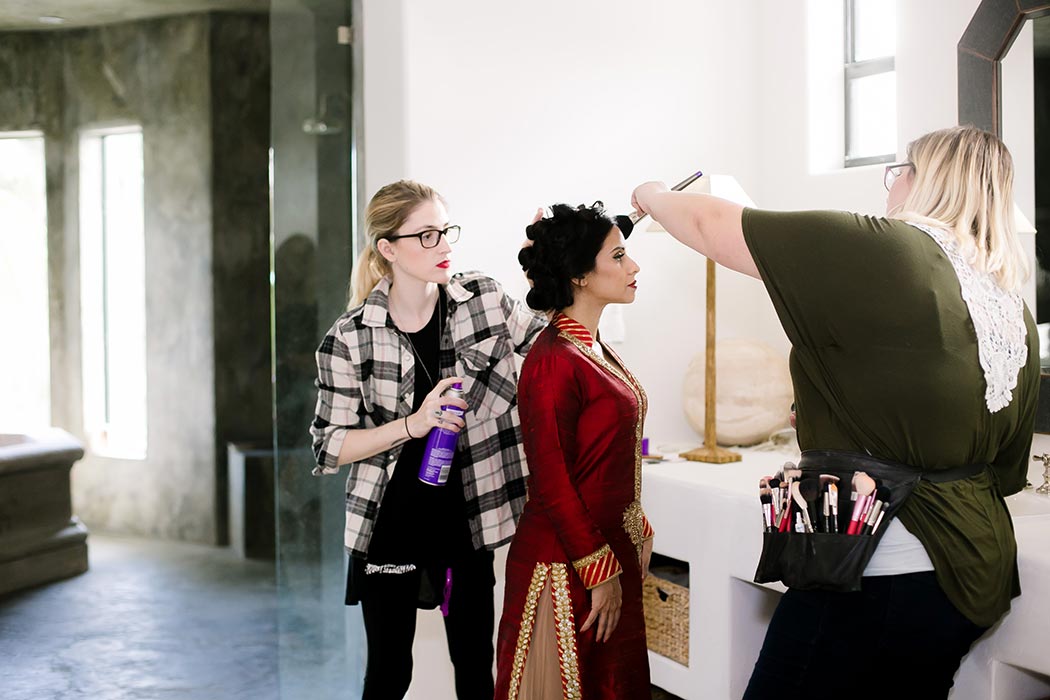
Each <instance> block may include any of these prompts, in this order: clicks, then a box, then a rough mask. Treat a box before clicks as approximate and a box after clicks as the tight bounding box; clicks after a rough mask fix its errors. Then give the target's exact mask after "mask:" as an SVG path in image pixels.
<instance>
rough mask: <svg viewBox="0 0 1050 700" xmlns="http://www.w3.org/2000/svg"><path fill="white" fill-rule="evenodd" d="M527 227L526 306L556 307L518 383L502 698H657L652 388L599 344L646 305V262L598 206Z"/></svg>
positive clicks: (557, 209)
mask: <svg viewBox="0 0 1050 700" xmlns="http://www.w3.org/2000/svg"><path fill="white" fill-rule="evenodd" d="M552 211H553V214H552V216H550V217H547V218H543V219H540V220H538V221H536V222H535V223H533V224H532V225H531V226H529V227H528V228H527V229H526V232H527V235H528V238H529V241H530V242H531V244H528V245H527V246H526V247H525V248H523V249H522V251H521V253H520V254H519V258H518V259H519V261H520V262H521V264H522V267H523V268H524V270H525V274H526V275H527V276H528V278H529V280H530V282H531V284H532V290H531V291H530V292H529V294H528V296H527V297H526V302H527V303H528V305H529V306H531V307H532V308H533V309H537V310H542V311H548V312H552V313H553V318H552V322H551V324H550V325H549V326H548V327H547V328H546V329H545V330H544V331H543V332H542V333H541V334H540V335H539V337H538V338H537V340H536V342H535V344H534V345H533V347H532V350H531V351H530V352H529V354H528V356H527V357H526V359H525V363H524V365H523V367H522V371H521V374H520V377H519V380H518V412H519V414H520V416H521V427H522V433H523V443H524V447H525V455H526V458H527V460H528V466H529V472H530V477H529V485H528V501H527V503H526V505H525V510H524V512H523V513H522V516H521V520H520V521H519V522H518V529H517V533H516V534H515V536H514V540H513V542H512V543H511V546H510V552H509V554H508V558H507V588H506V593H505V596H504V605H503V617H502V619H501V620H500V626H499V640H498V643H497V652H496V653H497V679H496V698H497V700H533V699H537V698H542V699H547V698H585V699H586V700H592V699H594V698H610V699H612V698H616V699H617V700H630V699H632V698H649V697H651V690H650V687H649V661H648V655H647V652H646V644H645V620H644V618H643V615H642V579H643V578H644V577H645V575H646V573H647V571H648V566H649V556H650V554H651V553H652V536H653V533H652V528H651V527H650V526H649V522H648V520H647V519H646V517H645V514H644V513H643V512H642V506H641V501H640V499H641V441H642V425H643V422H644V420H645V410H646V397H645V392H644V391H643V390H642V386H641V384H639V383H638V380H637V379H635V377H634V375H632V374H631V373H630V371H628V370H627V368H626V367H625V366H624V364H623V362H622V361H621V360H620V358H619V357H618V356H617V355H616V353H614V352H613V351H612V350H611V349H610V348H609V347H608V346H607V345H605V344H604V343H602V342H601V341H600V339H599V338H598V336H597V330H598V321H599V319H600V318H601V314H602V310H603V309H604V308H605V306H606V305H607V304H629V303H631V302H632V301H634V297H635V292H636V284H635V276H636V275H637V274H638V269H639V268H638V265H637V264H636V263H635V262H634V261H633V260H632V259H631V258H630V257H628V256H627V251H626V250H625V248H624V236H623V234H622V233H621V231H620V229H619V228H617V227H616V226H615V225H614V224H613V221H612V220H611V219H610V218H609V217H607V216H606V215H605V212H604V211H603V210H602V206H601V203H600V202H599V203H596V204H595V205H594V206H593V207H583V206H580V207H576V208H573V207H570V206H568V205H564V204H559V205H555V206H554V207H553V210H552Z"/></svg>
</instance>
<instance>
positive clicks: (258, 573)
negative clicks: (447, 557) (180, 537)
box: [0, 534, 674, 700]
mask: <svg viewBox="0 0 1050 700" xmlns="http://www.w3.org/2000/svg"><path fill="white" fill-rule="evenodd" d="M88 545H89V556H90V565H91V568H90V570H89V571H88V572H87V573H86V574H83V575H81V576H77V577H75V578H71V579H68V580H65V581H59V582H56V583H52V584H49V585H45V586H41V587H38V588H34V589H31V590H28V591H23V592H19V593H15V594H12V595H9V596H6V597H3V598H0V699H2V700H82V699H83V700H86V699H87V698H90V699H91V700H166V699H169V698H170V699H171V700H241V699H243V700H277V699H278V696H279V692H278V675H277V674H278V670H277V669H278V658H277V648H278V645H277V599H276V589H275V585H274V574H273V564H272V562H264V561H247V560H244V559H240V558H238V557H236V556H234V555H233V554H232V553H231V552H230V551H229V550H228V549H220V548H215V547H205V546H200V545H191V544H180V543H173V542H160V541H155V540H142V539H133V538H123V537H111V536H104V535H98V534H92V535H91V537H90V538H89V540H88ZM653 698H654V700H673V699H674V696H672V695H669V694H666V693H664V692H663V691H661V690H659V689H657V688H654V689H653ZM286 700H298V699H286Z"/></svg>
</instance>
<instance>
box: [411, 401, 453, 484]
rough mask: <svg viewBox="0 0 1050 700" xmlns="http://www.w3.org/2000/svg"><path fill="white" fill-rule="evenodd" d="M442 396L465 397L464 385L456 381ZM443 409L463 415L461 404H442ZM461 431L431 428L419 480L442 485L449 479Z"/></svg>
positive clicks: (424, 450) (420, 466) (420, 467)
mask: <svg viewBox="0 0 1050 700" xmlns="http://www.w3.org/2000/svg"><path fill="white" fill-rule="evenodd" d="M442 396H453V397H455V398H457V399H462V398H463V385H462V384H460V383H459V382H456V383H455V384H453V385H452V386H451V387H449V388H448V389H446V390H445V393H443V394H442ZM441 410H442V411H448V412H449V413H451V414H453V415H455V416H459V417H460V418H462V417H463V409H462V408H460V407H459V406H442V407H441ZM458 439H459V433H457V432H453V431H451V430H447V429H445V428H436V427H435V428H431V429H430V434H429V435H428V436H427V446H426V447H425V448H423V463H422V464H421V465H419V480H420V481H422V482H423V483H424V484H430V485H431V486H442V485H444V484H445V482H446V481H448V473H449V471H450V470H451V469H452V457H453V456H454V455H455V454H456V441H457V440H458Z"/></svg>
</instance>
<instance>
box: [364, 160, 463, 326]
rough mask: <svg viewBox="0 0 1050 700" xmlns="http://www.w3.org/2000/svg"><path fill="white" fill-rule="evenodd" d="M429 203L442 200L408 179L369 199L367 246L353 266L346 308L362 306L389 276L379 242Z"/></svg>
mask: <svg viewBox="0 0 1050 700" xmlns="http://www.w3.org/2000/svg"><path fill="white" fill-rule="evenodd" d="M430 200H438V201H440V202H442V203H444V201H445V200H444V199H442V197H441V195H440V194H438V193H437V191H436V190H435V189H434V188H433V187H428V186H427V185H424V184H421V183H418V182H413V181H412V180H398V181H397V182H392V183H390V184H389V185H384V186H383V187H380V188H379V191H378V192H376V193H375V194H374V195H373V196H372V199H371V201H369V202H368V211H367V212H365V229H366V234H367V236H368V243H367V244H366V245H365V248H364V250H362V251H361V257H360V258H358V260H357V264H356V265H354V274H353V276H352V277H351V280H350V292H351V293H350V302H349V304H347V308H348V309H352V308H353V307H355V306H358V305H360V304H363V303H364V301H365V299H367V298H368V295H369V294H371V293H372V290H373V289H375V286H376V285H377V284H379V281H380V280H381V279H383V277H385V276H386V275H389V274H390V271H391V269H390V262H389V261H388V260H387V259H386V258H384V257H383V255H382V254H381V253H380V252H379V248H378V246H379V241H381V240H383V239H384V238H390V237H391V236H393V235H394V234H395V233H397V230H398V229H399V228H401V225H402V224H403V223H405V219H407V218H408V217H409V215H411V214H412V212H413V211H414V210H415V209H416V207H418V206H419V205H420V204H423V203H424V202H428V201H430Z"/></svg>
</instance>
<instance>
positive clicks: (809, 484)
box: [798, 478, 820, 532]
mask: <svg viewBox="0 0 1050 700" xmlns="http://www.w3.org/2000/svg"><path fill="white" fill-rule="evenodd" d="M798 490H799V493H800V494H802V498H804V499H806V506H807V507H806V510H807V511H808V512H809V518H810V524H811V525H812V524H813V522H814V521H815V520H817V514H818V513H819V512H820V479H813V478H807V479H802V480H800V481H799V482H798ZM811 532H812V530H811Z"/></svg>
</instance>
